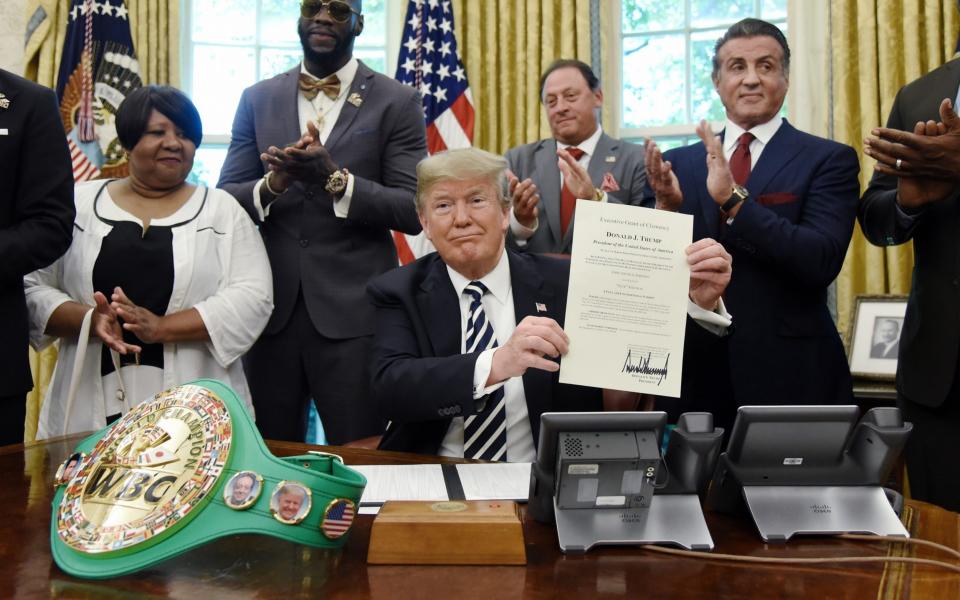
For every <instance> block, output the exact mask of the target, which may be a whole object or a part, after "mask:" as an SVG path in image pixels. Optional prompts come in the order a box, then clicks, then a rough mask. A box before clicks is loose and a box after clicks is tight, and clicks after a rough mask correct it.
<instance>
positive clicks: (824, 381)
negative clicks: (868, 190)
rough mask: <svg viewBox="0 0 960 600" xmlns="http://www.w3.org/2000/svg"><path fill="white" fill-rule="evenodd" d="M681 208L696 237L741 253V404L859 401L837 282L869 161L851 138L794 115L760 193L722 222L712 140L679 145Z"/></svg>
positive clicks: (735, 374)
mask: <svg viewBox="0 0 960 600" xmlns="http://www.w3.org/2000/svg"><path fill="white" fill-rule="evenodd" d="M664 159H665V160H669V161H671V163H672V165H673V170H674V172H675V173H676V175H677V177H678V178H679V180H680V188H681V190H682V191H683V205H682V206H681V208H680V212H683V213H687V214H691V215H693V217H694V224H693V237H694V239H695V240H698V239H702V238H705V237H710V238H713V239H716V240H719V241H720V242H721V243H723V245H724V247H726V249H727V251H728V252H730V254H731V255H732V256H733V276H732V278H731V281H730V285H729V286H728V288H727V291H726V294H725V295H724V300H725V302H726V304H727V309H728V310H729V311H730V313H731V314H732V315H733V318H734V323H735V325H736V328H737V330H736V334H735V335H733V336H731V340H730V369H731V378H732V381H733V391H734V395H735V400H736V403H737V404H738V405H741V406H742V405H746V404H832V403H850V402H852V400H853V384H852V380H851V377H850V369H849V365H848V363H847V358H846V354H845V352H844V349H843V344H842V343H841V341H840V336H839V334H838V333H837V328H836V325H835V324H834V322H833V320H832V318H831V317H830V312H829V310H828V307H827V297H826V296H827V287H828V286H829V285H830V283H831V282H832V281H833V280H834V279H835V278H836V276H837V274H838V273H839V272H840V268H841V267H842V266H843V259H844V256H845V255H846V252H847V246H848V244H849V243H850V236H851V234H852V232H853V223H854V220H855V218H856V207H857V196H858V193H859V182H858V180H857V173H858V172H859V163H858V161H857V156H856V153H855V152H854V151H853V149H852V148H850V147H849V146H845V145H843V144H839V143H837V142H833V141H830V140H825V139H822V138H818V137H816V136H813V135H810V134H807V133H804V132H802V131H799V130H797V129H796V128H794V127H793V126H792V125H790V124H789V123H788V122H786V120H784V122H783V125H782V126H781V127H780V129H779V130H778V131H777V132H776V133H775V134H774V136H773V137H772V138H771V139H770V142H769V143H768V144H767V146H766V147H765V148H764V150H763V153H762V154H761V155H760V158H759V160H758V161H757V164H756V165H755V166H754V168H753V170H752V171H751V173H750V178H749V179H748V180H747V182H746V185H745V186H744V187H746V188H747V189H748V190H749V192H750V196H749V198H747V200H746V201H745V202H744V203H743V205H742V206H741V207H740V211H739V213H738V214H737V217H736V219H734V221H733V224H732V225H730V226H727V225H726V224H725V223H724V225H723V226H722V227H721V216H720V211H719V208H718V206H717V204H716V203H715V202H714V200H713V198H711V197H710V194H709V193H708V192H707V185H706V178H707V167H706V150H705V148H704V145H703V143H701V142H698V143H697V144H694V145H692V146H686V147H683V148H677V149H674V150H670V151H668V152H666V153H665V154H664Z"/></svg>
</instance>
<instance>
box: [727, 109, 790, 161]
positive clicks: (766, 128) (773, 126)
mask: <svg viewBox="0 0 960 600" xmlns="http://www.w3.org/2000/svg"><path fill="white" fill-rule="evenodd" d="M781 125H783V117H781V116H780V115H779V114H778V115H777V116H775V117H774V118H772V119H770V120H769V121H767V122H766V123H763V124H762V125H757V126H756V127H753V128H751V129H744V128H743V127H740V126H739V125H737V124H736V123H734V122H733V121H731V120H730V119H727V124H726V127H725V128H724V130H723V131H724V132H723V155H724V156H725V157H726V158H727V160H730V157H731V156H732V155H733V151H734V150H736V149H737V142H738V141H740V136H741V135H743V134H744V133H747V132H749V133H752V134H753V136H754V140H753V141H752V142H750V169H751V170H752V169H753V167H755V166H757V161H758V160H760V155H761V154H762V153H763V149H764V148H766V147H767V144H769V143H770V139H771V138H772V137H773V135H774V134H775V133H777V131H778V130H779V129H780V126H781Z"/></svg>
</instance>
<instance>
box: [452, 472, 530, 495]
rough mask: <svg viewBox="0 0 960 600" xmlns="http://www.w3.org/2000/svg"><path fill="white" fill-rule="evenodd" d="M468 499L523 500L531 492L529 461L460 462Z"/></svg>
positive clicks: (462, 483) (461, 476)
mask: <svg viewBox="0 0 960 600" xmlns="http://www.w3.org/2000/svg"><path fill="white" fill-rule="evenodd" d="M457 474H458V475H460V484H461V485H463V495H464V496H465V497H466V499H467V500H522V501H523V502H526V501H527V498H528V497H529V495H530V463H491V464H469V465H457Z"/></svg>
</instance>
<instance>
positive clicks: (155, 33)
mask: <svg viewBox="0 0 960 600" xmlns="http://www.w3.org/2000/svg"><path fill="white" fill-rule="evenodd" d="M126 6H127V11H128V17H127V18H128V19H129V21H130V34H131V36H132V38H133V46H134V50H135V51H136V53H137V60H138V62H139V63H140V77H141V78H142V79H143V81H144V83H148V84H149V83H157V84H168V85H174V86H176V85H179V84H180V2H179V0H126ZM38 9H39V10H40V11H42V14H46V18H45V19H44V20H43V21H42V22H41V23H40V25H39V26H38V27H37V28H36V29H35V30H34V31H33V32H32V35H31V36H30V37H29V38H28V39H27V43H26V47H25V49H24V50H25V52H24V63H25V65H26V69H25V72H26V76H27V78H29V79H32V80H34V81H36V82H37V83H40V84H42V85H45V86H47V87H50V88H53V87H56V84H57V73H58V71H59V69H60V57H61V55H62V54H63V40H64V38H65V37H66V33H67V13H68V11H69V9H70V0H28V1H27V5H26V11H27V19H30V17H31V16H33V15H35V14H37V11H38ZM56 362H57V350H56V348H55V347H53V346H51V347H49V348H48V349H46V350H44V351H43V352H40V353H37V352H34V351H33V349H32V348H31V349H30V367H31V369H32V371H33V383H34V385H33V391H32V392H30V393H29V394H28V395H27V417H26V421H25V423H24V439H25V440H26V441H28V442H30V441H33V440H35V439H36V435H37V419H38V417H39V415H40V403H41V401H42V399H43V394H44V393H45V392H46V389H47V386H48V385H49V384H50V378H51V376H52V375H53V369H54V366H55V365H56Z"/></svg>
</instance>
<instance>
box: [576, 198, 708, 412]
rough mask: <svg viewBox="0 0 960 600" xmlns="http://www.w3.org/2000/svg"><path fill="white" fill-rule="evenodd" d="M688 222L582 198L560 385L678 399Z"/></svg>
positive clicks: (687, 280) (675, 216) (662, 213)
mask: <svg viewBox="0 0 960 600" xmlns="http://www.w3.org/2000/svg"><path fill="white" fill-rule="evenodd" d="M692 239H693V217H692V216H690V215H682V214H678V213H672V212H667V211H662V210H649V209H639V208H637V207H634V206H625V205H622V204H610V203H600V202H591V201H588V200H580V201H578V202H577V224H576V235H575V236H574V238H573V255H572V257H571V260H570V289H569V292H568V297H567V315H566V321H565V323H564V328H563V329H564V331H566V333H567V335H568V336H569V337H570V351H569V353H568V354H567V355H566V356H564V357H563V360H562V361H561V362H560V382H561V383H572V384H576V385H586V386H591V387H597V388H609V389H616V390H626V391H631V392H641V393H648V394H656V395H658V396H672V397H679V396H680V381H681V365H682V364H683V338H684V333H685V331H686V324H687V302H688V289H689V284H690V267H689V266H688V265H687V255H686V247H687V246H689V245H690V243H691V240H692Z"/></svg>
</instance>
